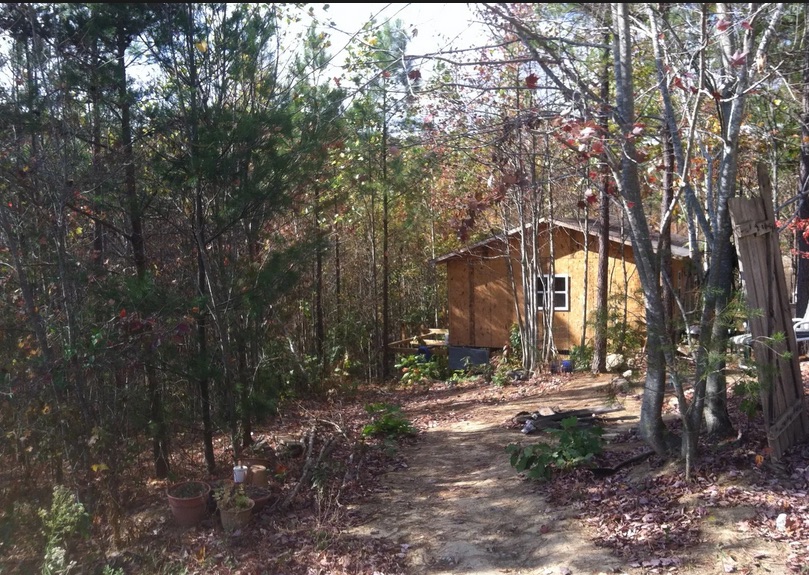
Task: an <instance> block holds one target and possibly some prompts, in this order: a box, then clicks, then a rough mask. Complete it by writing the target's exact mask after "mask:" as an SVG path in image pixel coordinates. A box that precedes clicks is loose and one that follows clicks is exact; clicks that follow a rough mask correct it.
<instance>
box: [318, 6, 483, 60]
mask: <svg viewBox="0 0 809 575" xmlns="http://www.w3.org/2000/svg"><path fill="white" fill-rule="evenodd" d="M308 6H311V7H312V8H313V12H314V15H315V17H317V19H318V20H319V21H320V22H321V23H324V24H330V23H333V24H334V25H333V26H327V27H326V28H325V29H326V30H328V32H329V34H330V35H331V42H332V45H331V47H330V52H331V54H332V56H333V58H334V61H335V63H336V64H338V65H339V64H342V62H343V58H344V56H345V47H346V45H347V44H348V43H349V42H350V40H351V38H352V37H353V36H354V35H355V34H356V33H357V32H358V31H359V30H361V28H362V26H363V24H364V23H365V22H367V21H368V20H369V19H370V18H371V17H372V16H373V17H374V18H375V19H376V21H377V23H378V24H380V25H381V24H383V23H384V22H386V21H391V22H392V21H395V20H396V19H399V20H401V21H402V23H403V25H404V29H405V30H407V31H408V32H409V33H410V35H411V37H412V39H411V41H410V43H409V44H408V50H407V51H408V53H409V54H411V55H421V54H428V53H435V52H438V51H442V50H446V49H449V48H468V47H470V46H473V45H477V44H480V43H481V39H482V36H483V35H482V31H483V26H482V25H481V24H478V23H476V18H475V15H474V12H473V9H472V6H473V5H472V4H459V3H455V4H449V3H447V4H443V3H433V4H429V3H409V4H406V3H400V4H393V3H365V4H360V3H350V2H343V3H334V4H309V5H308ZM326 6H328V8H326V9H324V8H325V7H326Z"/></svg>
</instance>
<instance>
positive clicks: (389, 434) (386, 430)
mask: <svg viewBox="0 0 809 575" xmlns="http://www.w3.org/2000/svg"><path fill="white" fill-rule="evenodd" d="M365 411H366V412H368V414H370V415H371V420H372V421H371V423H369V424H368V425H366V426H365V427H363V428H362V436H363V437H377V438H384V439H399V438H401V437H404V436H408V435H414V434H415V433H416V429H415V428H414V427H413V424H412V423H410V421H409V420H408V419H407V418H406V417H404V415H402V408H401V407H399V406H398V405H390V404H388V403H371V404H369V405H366V406H365Z"/></svg>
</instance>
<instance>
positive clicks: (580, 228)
mask: <svg viewBox="0 0 809 575" xmlns="http://www.w3.org/2000/svg"><path fill="white" fill-rule="evenodd" d="M540 222H541V223H543V224H547V223H549V224H551V225H552V226H555V227H557V228H565V229H569V230H573V231H576V232H580V233H582V234H584V231H585V229H584V228H585V226H584V221H579V220H574V219H568V218H556V219H553V220H549V219H546V218H543V219H542V220H540ZM530 227H531V226H530V225H529V226H528V228H530ZM520 231H521V228H513V229H511V230H509V231H508V233H506V234H503V233H499V234H494V235H492V236H491V237H489V238H486V239H484V240H481V241H479V242H476V243H474V244H470V245H468V246H465V247H463V248H461V249H460V250H456V251H454V252H450V253H447V254H444V255H442V256H438V257H437V258H435V259H434V260H433V263H436V264H440V263H444V262H446V261H448V260H451V259H454V258H459V257H462V256H464V255H465V254H469V253H471V252H473V251H474V250H476V249H478V248H481V247H484V246H487V245H490V244H493V243H495V242H503V240H504V239H505V237H506V236H508V237H513V236H516V235H518V234H519V233H520ZM598 233H599V223H598V221H596V220H590V222H589V235H590V236H596V237H597V236H598ZM651 236H652V237H651V240H652V244H653V246H654V247H655V248H657V243H658V240H659V238H660V234H659V233H657V232H651ZM609 237H610V240H611V241H613V242H616V243H618V244H624V245H627V246H630V247H631V246H632V240H631V239H630V238H629V237H628V236H624V237H622V235H621V229H620V228H619V227H617V226H610V230H609ZM690 255H691V254H690V252H689V250H688V239H687V238H684V237H682V236H678V235H675V234H672V236H671V256H672V257H674V258H677V259H687V258H689V257H690Z"/></svg>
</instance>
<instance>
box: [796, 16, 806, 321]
mask: <svg viewBox="0 0 809 575" xmlns="http://www.w3.org/2000/svg"><path fill="white" fill-rule="evenodd" d="M803 6H804V13H805V14H804V17H805V18H806V17H809V4H804V5H803ZM803 46H804V48H803V50H804V52H803V86H802V88H803V111H802V114H801V155H800V164H799V175H798V178H799V179H798V182H799V186H800V187H799V189H798V194H799V195H800V197H801V200H800V203H799V204H798V219H799V220H800V222H801V225H800V226H799V227H798V232H797V233H796V234H795V248H796V251H797V252H798V253H797V258H796V259H797V262H796V265H797V277H796V284H797V286H796V287H797V292H798V293H797V299H796V303H795V317H803V316H804V315H805V314H806V307H807V304H809V241H807V239H806V238H805V237H804V233H803V232H804V231H805V230H806V229H809V228H806V227H803V226H806V225H807V224H809V26H804V29H803Z"/></svg>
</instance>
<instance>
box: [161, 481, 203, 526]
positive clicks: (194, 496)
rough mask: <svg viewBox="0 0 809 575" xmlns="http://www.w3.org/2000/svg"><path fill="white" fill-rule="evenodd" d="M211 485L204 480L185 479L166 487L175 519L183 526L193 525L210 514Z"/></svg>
mask: <svg viewBox="0 0 809 575" xmlns="http://www.w3.org/2000/svg"><path fill="white" fill-rule="evenodd" d="M210 493H211V486H210V485H208V484H207V483H205V482H204V481H183V482H182V483H176V484H174V485H170V486H169V487H168V488H166V497H167V498H168V501H169V507H170V508H171V513H172V515H174V520H175V521H176V522H177V523H178V524H180V525H182V526H183V527H192V526H194V525H196V524H197V523H199V522H200V521H202V520H203V519H205V517H206V516H207V515H208V496H209V495H210Z"/></svg>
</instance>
